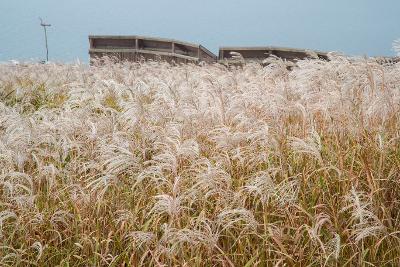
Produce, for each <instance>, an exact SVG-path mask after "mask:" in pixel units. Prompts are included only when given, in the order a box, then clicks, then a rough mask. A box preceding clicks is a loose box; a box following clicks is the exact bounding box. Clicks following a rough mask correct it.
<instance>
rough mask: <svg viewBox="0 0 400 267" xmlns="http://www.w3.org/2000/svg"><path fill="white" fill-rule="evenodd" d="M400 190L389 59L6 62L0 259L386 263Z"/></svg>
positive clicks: (398, 130) (0, 77)
mask: <svg viewBox="0 0 400 267" xmlns="http://www.w3.org/2000/svg"><path fill="white" fill-rule="evenodd" d="M399 200H400V64H399V63H398V64H392V65H380V64H378V63H376V62H375V61H374V60H372V59H364V58H359V59H356V58H352V59H349V58H346V57H342V56H337V55H336V56H334V55H331V61H330V62H325V61H319V60H304V61H300V62H299V63H298V66H297V67H295V68H294V69H293V70H292V71H288V70H287V68H286V66H285V64H284V62H282V61H279V60H275V61H274V62H272V64H270V65H268V66H267V67H262V66H260V65H257V64H247V65H245V66H244V67H243V68H235V67H231V68H226V67H224V66H222V65H218V64H215V65H201V66H198V65H169V64H167V63H161V62H147V63H120V64H105V65H101V66H100V65H97V66H92V67H88V66H87V65H80V64H71V65H68V64H45V65H40V64H34V63H28V64H2V65H0V240H1V244H0V265H1V266H27V265H30V266H57V265H58V266H295V265H297V266H300V265H301V266H344V265H347V266H368V265H371V266H373V265H375V266H383V265H387V266H396V265H399V264H400V201H399Z"/></svg>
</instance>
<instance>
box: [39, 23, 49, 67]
mask: <svg viewBox="0 0 400 267" xmlns="http://www.w3.org/2000/svg"><path fill="white" fill-rule="evenodd" d="M39 19H40V26H42V27H43V30H44V38H45V41H46V62H47V61H49V46H48V45H47V27H50V26H51V24H47V23H44V22H43V20H42V18H39Z"/></svg>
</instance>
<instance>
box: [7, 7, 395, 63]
mask: <svg viewBox="0 0 400 267" xmlns="http://www.w3.org/2000/svg"><path fill="white" fill-rule="evenodd" d="M399 11H400V0H381V1H378V0H335V1H328V0H279V1H277V0H241V1H235V0H229V1H228V0H213V1H211V0H197V1H191V0H168V1H167V0H151V1H146V0H141V1H134V0H113V1H110V0H107V1H106V0H68V1H61V0H60V1H56V0H0V61H5V60H10V59H35V60H36V59H43V58H44V57H45V49H44V36H43V30H42V28H41V27H40V26H39V19H38V17H39V16H40V17H42V18H43V19H44V20H45V21H46V22H49V23H51V24H52V26H51V28H50V29H49V33H48V38H49V48H50V58H51V59H52V60H57V61H73V60H75V59H76V58H80V59H81V60H83V61H88V54H87V52H88V51H87V50H88V45H89V44H88V38H87V36H88V35H89V34H129V35H149V36H156V37H165V38H173V39H179V40H183V41H189V42H195V43H201V44H203V45H204V46H205V47H207V48H209V49H210V50H211V51H213V52H215V53H217V51H218V47H219V46H251V45H255V46H285V47H294V48H309V49H317V50H322V51H340V52H343V53H346V54H349V55H370V56H377V55H386V56H392V55H394V52H393V51H392V42H393V40H395V39H398V38H400V13H399Z"/></svg>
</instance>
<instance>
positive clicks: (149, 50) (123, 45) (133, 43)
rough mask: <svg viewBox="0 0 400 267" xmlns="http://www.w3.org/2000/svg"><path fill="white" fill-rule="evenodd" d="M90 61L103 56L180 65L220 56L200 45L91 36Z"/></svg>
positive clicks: (160, 39) (127, 37)
mask: <svg viewBox="0 0 400 267" xmlns="http://www.w3.org/2000/svg"><path fill="white" fill-rule="evenodd" d="M89 44H90V48H89V55H90V59H91V60H92V59H95V58H101V57H103V56H112V57H116V58H117V59H119V60H128V61H139V60H142V59H144V60H165V61H168V62H176V63H189V62H193V63H197V62H201V61H204V62H216V60H217V56H216V55H214V54H213V53H212V52H210V51H209V50H208V49H206V48H205V47H204V46H202V45H199V44H193V43H188V42H182V41H177V40H173V39H165V38H153V37H145V36H111V35H90V36H89Z"/></svg>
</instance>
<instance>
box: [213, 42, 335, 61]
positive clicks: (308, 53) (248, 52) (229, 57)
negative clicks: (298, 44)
mask: <svg viewBox="0 0 400 267" xmlns="http://www.w3.org/2000/svg"><path fill="white" fill-rule="evenodd" d="M239 54H240V56H239ZM271 56H274V57H278V58H281V59H283V60H287V61H290V62H296V61H297V60H301V59H305V58H320V59H328V56H327V53H324V52H320V51H314V50H306V49H295V48H286V47H274V46H265V47H221V48H220V49H219V56H218V61H219V62H221V63H228V64H229V63H241V62H242V61H245V62H249V61H252V62H258V63H261V64H262V63H263V61H264V60H265V59H266V58H268V57H271Z"/></svg>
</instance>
